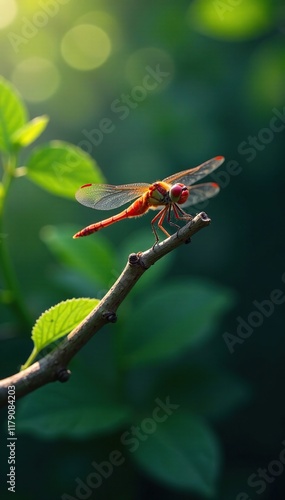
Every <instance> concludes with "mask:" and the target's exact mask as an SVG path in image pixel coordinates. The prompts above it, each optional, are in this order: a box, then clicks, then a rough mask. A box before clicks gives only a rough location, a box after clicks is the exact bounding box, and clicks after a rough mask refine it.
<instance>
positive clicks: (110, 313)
mask: <svg viewBox="0 0 285 500" xmlns="http://www.w3.org/2000/svg"><path fill="white" fill-rule="evenodd" d="M210 222H211V220H210V219H209V218H208V216H207V214H206V213H205V212H201V213H200V214H198V215H196V217H194V218H193V219H192V220H191V221H190V222H188V223H187V224H186V225H185V226H183V227H182V228H181V229H179V231H178V232H177V233H175V234H174V235H173V236H171V237H170V238H167V239H166V240H164V241H162V242H161V243H158V244H156V245H154V246H153V247H152V248H150V249H149V250H146V251H145V252H141V253H138V254H131V255H130V256H129V260H128V263H127V265H126V267H125V269H124V270H123V272H122V274H121V275H120V276H119V278H118V279H117V281H116V282H115V283H114V285H113V286H112V287H111V289H110V290H109V291H108V293H107V294H106V295H105V297H104V298H103V299H102V300H101V301H100V303H99V304H98V305H97V306H96V307H95V309H93V311H92V312H91V313H90V314H89V315H88V316H87V317H86V318H85V319H84V320H83V321H82V322H81V323H80V324H79V325H78V326H77V327H76V328H75V329H74V330H73V331H72V332H71V333H70V334H69V335H68V336H67V337H66V338H65V339H64V340H63V341H62V342H61V344H60V345H59V346H58V347H57V348H56V349H55V350H54V351H52V352H51V353H49V354H47V355H46V356H45V357H44V358H42V359H40V360H39V361H37V362H36V363H34V364H33V365H31V366H30V367H29V368H27V369H26V370H23V371H21V372H19V373H16V374H14V375H11V376H10V377H8V378H5V379H3V380H1V381H0V407H2V406H5V405H6V404H7V388H8V386H11V385H13V386H15V391H16V397H17V400H18V399H19V398H20V397H22V396H25V395H26V394H29V393H30V392H32V391H34V390H35V389H38V388H39V387H41V386H43V385H45V384H47V383H49V382H54V381H56V380H59V381H60V382H66V381H67V380H68V379H69V376H70V371H69V370H68V369H67V366H68V363H69V362H70V360H71V359H72V358H73V357H74V356H75V354H76V353H77V352H78V351H79V350H80V349H81V348H82V347H83V346H84V345H85V344H86V343H87V342H88V341H89V340H90V338H91V337H93V335H95V333H97V332H98V330H100V329H101V328H102V327H103V326H104V325H105V324H106V323H109V322H111V323H114V322H115V321H116V319H117V316H116V311H117V309H118V307H119V305H120V304H121V303H122V302H123V300H124V299H125V297H126V296H127V295H128V294H129V293H130V291H131V289H132V288H133V286H134V285H135V284H136V282H137V281H138V280H139V278H140V277H141V276H142V275H143V274H144V273H145V271H146V270H147V269H149V267H150V266H152V265H153V264H154V263H155V262H157V261H158V260H159V259H161V258H162V257H163V256H164V255H166V254H168V253H169V252H171V251H172V250H174V249H175V248H177V247H179V246H180V245H182V244H183V243H185V242H186V243H187V242H189V241H190V238H191V236H193V235H194V234H195V233H197V232H198V231H199V230H200V229H203V228H204V227H206V226H208V225H209V224H210Z"/></svg>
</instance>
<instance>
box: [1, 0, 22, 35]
mask: <svg viewBox="0 0 285 500" xmlns="http://www.w3.org/2000/svg"><path fill="white" fill-rule="evenodd" d="M0 12H1V16H0V29H2V28H6V26H8V25H9V24H11V23H12V22H13V21H14V19H15V17H16V15H17V13H18V7H17V4H16V2H15V0H9V2H7V0H0Z"/></svg>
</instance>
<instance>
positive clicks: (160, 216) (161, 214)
mask: <svg viewBox="0 0 285 500" xmlns="http://www.w3.org/2000/svg"><path fill="white" fill-rule="evenodd" d="M168 210H169V206H168V205H167V206H166V207H165V208H163V209H162V210H160V212H158V214H157V215H156V216H155V217H154V218H153V219H152V221H151V226H152V230H153V232H154V235H155V239H156V243H158V241H159V237H158V235H157V232H156V229H155V227H154V224H155V223H156V221H157V220H158V222H157V226H158V227H159V229H161V231H163V232H164V234H166V236H167V237H169V236H170V234H169V233H168V232H167V231H166V229H164V227H163V225H162V224H163V221H164V219H165V216H166V214H167V212H168Z"/></svg>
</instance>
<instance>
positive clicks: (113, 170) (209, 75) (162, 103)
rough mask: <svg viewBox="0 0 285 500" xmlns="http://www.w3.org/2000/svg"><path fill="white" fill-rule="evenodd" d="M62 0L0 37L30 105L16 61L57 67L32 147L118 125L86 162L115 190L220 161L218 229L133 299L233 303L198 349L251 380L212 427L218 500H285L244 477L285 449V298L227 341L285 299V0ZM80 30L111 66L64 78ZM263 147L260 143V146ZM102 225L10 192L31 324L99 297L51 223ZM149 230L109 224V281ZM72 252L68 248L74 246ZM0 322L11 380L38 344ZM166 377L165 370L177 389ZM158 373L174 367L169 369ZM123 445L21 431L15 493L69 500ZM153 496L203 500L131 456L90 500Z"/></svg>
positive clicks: (210, 361)
mask: <svg viewBox="0 0 285 500" xmlns="http://www.w3.org/2000/svg"><path fill="white" fill-rule="evenodd" d="M45 3H48V2H43V4H45ZM55 3H56V4H57V6H58V12H57V13H56V15H53V16H49V19H48V22H47V23H46V24H45V25H44V26H43V27H41V28H39V29H38V31H37V32H35V34H34V36H31V38H30V39H27V38H25V37H24V38H25V40H26V41H24V42H23V43H19V45H18V47H17V50H14V49H15V47H14V48H13V46H12V44H11V32H13V33H16V34H17V35H19V36H23V29H24V26H25V23H26V19H28V20H33V19H37V18H33V16H35V15H36V14H37V13H38V12H39V11H41V7H40V6H39V4H38V3H37V2H20V1H18V2H17V4H18V9H19V11H18V14H17V16H16V18H15V19H14V21H13V22H12V23H11V24H10V25H9V26H7V27H6V28H5V29H3V30H2V33H1V45H0V48H1V73H2V74H3V76H4V77H5V78H7V79H9V80H11V81H12V82H14V84H15V85H16V86H17V87H18V90H19V92H20V93H22V94H23V95H24V99H25V92H26V90H25V89H26V83H25V82H24V79H23V86H22V88H21V76H20V77H19V75H21V74H22V73H21V71H22V70H21V71H20V70H19V67H20V69H21V64H23V62H25V61H26V60H28V59H29V58H32V57H39V58H42V59H45V60H46V61H48V62H49V63H50V64H51V65H52V67H53V68H55V71H56V72H57V75H58V87H57V89H56V90H55V92H54V93H53V94H52V95H50V97H49V98H45V97H44V88H45V85H47V87H48V82H49V81H50V79H51V78H52V76H51V75H50V74H49V73H47V74H46V75H44V76H42V75H41V74H40V73H39V74H37V71H35V72H31V74H29V72H26V77H25V78H26V80H27V81H28V89H29V90H30V94H33V92H34V91H33V88H35V89H37V88H38V87H39V86H42V87H43V97H42V98H41V99H40V100H39V101H38V102H34V101H31V100H29V99H26V103H27V105H28V108H29V111H30V115H31V117H34V116H37V115H40V114H44V113H45V114H48V115H49V116H50V124H49V126H48V129H47V130H46V132H45V133H44V135H43V137H42V138H41V139H40V140H39V141H38V142H39V143H42V142H44V141H48V140H50V139H62V140H66V141H69V142H72V143H73V144H76V145H80V144H81V145H82V142H81V141H82V140H84V139H85V138H86V137H85V135H84V130H87V131H92V130H93V129H97V128H98V127H99V124H100V121H101V120H102V119H105V118H108V119H110V120H111V121H112V123H113V125H114V127H113V128H114V130H113V131H112V132H111V133H109V134H105V135H104V136H103V140H102V141H101V143H100V144H98V145H97V146H95V145H94V146H93V147H92V148H91V149H90V151H89V152H90V153H91V155H92V156H93V157H94V159H95V160H96V162H97V163H98V165H99V166H100V168H101V170H102V172H103V175H104V177H105V178H106V180H107V181H108V182H109V183H111V184H121V183H128V182H152V181H155V180H157V179H161V178H164V177H166V176H168V175H170V174H172V173H174V172H176V171H179V170H183V169H186V168H191V167H194V166H196V165H198V164H199V163H202V162H203V161H205V160H207V159H209V158H211V157H213V156H216V155H223V156H225V158H226V161H225V163H224V165H223V166H222V167H220V169H219V170H218V171H217V172H216V176H217V177H216V179H215V180H217V182H219V183H220V185H221V193H220V194H219V196H218V197H217V198H215V199H213V200H212V201H211V203H209V205H208V206H207V207H206V211H207V213H208V214H209V216H210V217H211V219H212V224H211V226H210V227H209V228H207V229H205V230H203V231H202V232H201V233H199V234H198V235H196V236H195V237H194V238H193V241H192V244H191V245H188V246H185V247H184V248H179V249H178V250H177V251H176V252H175V255H173V260H172V262H171V263H170V264H169V267H168V268H167V269H166V270H165V273H163V272H161V273H160V274H159V275H155V274H154V275H153V279H151V278H149V282H148V287H144V288H142V289H141V292H140V294H138V295H137V296H136V299H137V300H138V301H142V302H143V301H144V300H146V297H147V298H148V299H149V300H150V299H151V297H152V296H153V297H157V296H159V294H160V293H161V291H162V290H163V289H164V288H165V287H167V286H169V282H170V280H172V279H173V285H171V286H172V287H174V286H175V280H176V281H178V280H179V279H182V278H183V280H184V282H185V281H186V282H189V283H191V280H193V279H197V278H204V279H206V280H210V281H211V282H214V283H216V284H218V285H222V286H224V287H227V288H228V289H230V290H231V292H229V293H231V294H232V292H233V295H234V296H235V298H236V300H235V303H234V305H233V307H232V308H231V309H230V310H229V311H228V312H227V313H225V314H224V316H223V320H222V321H219V322H218V323H217V325H213V330H214V331H215V335H213V337H212V339H211V341H210V342H208V343H204V344H201V346H200V347H199V349H198V352H197V357H198V359H199V360H201V363H202V364H203V365H209V366H214V367H215V368H216V369H217V370H221V373H223V372H222V370H227V373H231V374H232V375H236V376H237V377H239V378H240V380H242V381H243V385H242V396H241V397H240V398H239V397H237V399H238V400H239V403H240V404H239V405H237V404H236V405H235V404H233V405H231V403H230V401H231V398H232V394H231V390H230V389H227V388H226V389H225V395H224V401H226V402H227V401H228V402H229V406H230V407H231V410H232V411H231V412H228V415H226V416H225V415H223V418H218V417H216V418H213V419H212V422H211V425H212V427H213V428H214V429H215V431H216V433H217V435H218V436H219V439H220V442H221V447H222V453H223V463H222V466H221V469H220V475H219V481H218V486H217V495H216V497H215V498H217V499H223V500H224V499H225V500H231V499H233V500H236V499H237V498H238V497H237V495H238V494H239V493H240V492H245V493H247V494H248V495H249V498H251V499H255V498H264V499H269V498H270V499H273V498H274V499H283V498H284V487H285V474H284V473H283V474H280V475H278V476H276V478H275V480H274V481H272V482H271V483H270V484H269V483H267V485H266V489H265V491H264V493H262V495H258V494H257V488H252V487H251V488H250V487H249V486H248V484H247V480H248V477H249V476H250V475H251V474H254V473H256V471H257V470H258V468H259V467H264V468H266V467H267V466H268V464H269V463H270V462H271V461H272V460H278V457H279V454H280V452H281V450H282V449H283V448H284V445H283V444H282V441H283V440H284V439H285V426H284V420H285V407H284V390H283V385H284V376H285V372H284V303H282V304H280V305H275V306H274V310H273V306H272V314H270V315H269V317H265V318H263V319H262V321H261V323H262V324H261V326H258V327H256V328H253V332H252V334H251V335H250V336H249V338H247V339H246V340H244V342H243V343H237V344H236V345H235V346H234V352H233V353H230V352H229V349H228V348H227V345H226V343H225V340H224V334H225V333H226V332H228V333H231V334H234V335H236V334H237V327H238V322H239V320H238V318H239V317H241V318H242V319H243V320H244V321H248V317H249V315H250V314H251V313H252V312H253V311H255V310H256V306H255V305H254V304H253V302H254V301H258V302H261V301H263V300H265V299H269V298H270V295H271V294H272V292H273V291H274V290H275V289H280V290H281V291H282V293H283V292H284V293H285V283H284V278H283V281H282V276H283V277H284V273H285V263H284V258H283V255H284V208H283V206H284V204H283V199H284V187H285V182H284V129H285V112H284V106H285V95H284V94H285V93H284V89H285V76H284V75H285V73H284V70H285V65H284V60H285V46H284V33H285V19H284V6H283V2H281V1H279V2H278V1H277V2H275V3H274V4H273V3H272V4H271V3H270V2H267V1H261V0H259V1H257V0H256V1H253V0H251V1H247V2H245V1H241V2H235V3H236V6H235V7H232V2H230V1H229V0H225V1H224V2H215V1H206V0H204V1H202V0H200V1H198V0H197V1H195V2H194V1H193V2H189V1H184V0H181V1H180V2H174V1H172V2H171V1H167V2H165V1H158V0H156V1H155V2H147V1H144V2H143V1H136V2H135V1H131V0H125V1H121V2H116V1H115V0H113V1H112V0H108V1H105V2H103V1H101V2H99V1H98V2H97V1H96V2H94V1H91V0H86V1H85V2H75V0H70V2H67V3H66V4H64V5H63V4H62V5H61V4H60V3H57V2H56V0H55ZM20 4H21V5H20ZM223 9H224V10H223ZM102 13H104V15H103V16H102ZM104 16H105V17H104ZM102 19H103V21H102ZM82 22H84V23H90V24H95V25H96V22H97V25H98V26H101V28H102V29H104V30H105V32H107V33H108V35H109V37H110V39H111V43H112V50H111V54H110V56H109V58H108V59H107V60H106V61H105V63H104V64H102V65H101V66H100V67H98V68H97V69H93V70H89V71H79V70H77V69H75V68H72V67H70V66H69V65H68V64H67V63H66V61H65V60H64V58H63V55H62V53H61V50H60V46H61V42H62V38H63V37H64V35H65V34H66V32H68V31H69V30H70V29H71V28H72V27H73V26H75V25H76V24H81V23H82ZM157 64H159V65H160V68H161V70H162V71H165V72H168V73H169V77H167V78H165V81H163V82H162V84H161V85H158V86H157V89H155V90H154V91H150V92H149V93H147V95H146V98H145V99H144V100H142V101H141V102H139V103H138V106H137V107H136V108H134V109H130V110H129V114H128V116H126V118H125V119H120V118H122V113H115V112H114V110H113V108H112V103H113V102H114V101H115V100H116V99H121V95H122V94H129V93H130V92H131V91H132V89H133V88H134V87H135V86H136V85H141V82H142V79H143V77H144V76H145V74H146V73H145V71H146V70H145V67H146V66H151V67H156V65H157ZM35 67H36V66H35ZM39 67H40V64H39ZM53 70H54V69H53ZM276 113H277V115H278V113H279V114H281V116H283V122H282V120H281V119H279V121H276V124H278V126H279V127H280V130H279V131H277V130H274V129H273V128H272V123H273V122H272V118H273V117H274V116H276ZM126 114H127V113H126ZM265 129H266V130H265ZM268 129H269V131H268ZM254 138H257V139H254ZM256 140H257V143H256V142H255V144H256V145H252V143H253V141H256ZM250 143H251V146H250V145H249V144H250ZM249 147H250V148H251V149H250V150H249V149H248V148H249ZM22 162H23V164H24V162H25V155H24V156H23V158H22ZM232 162H235V163H234V164H235V165H238V166H239V169H238V170H236V171H235V173H236V172H238V175H229V174H227V172H229V168H230V166H231V165H232ZM86 182H88V179H86ZM101 215H102V214H101V213H96V212H95V211H94V212H92V211H90V210H88V209H85V208H82V207H81V206H80V205H78V204H77V203H75V202H73V201H70V200H62V199H60V198H56V197H53V196H52V195H49V194H47V193H46V192H44V191H41V190H40V189H39V188H38V187H37V186H35V185H33V184H30V183H29V182H28V181H27V180H26V179H19V180H18V181H17V182H15V183H14V185H13V187H12V190H11V193H10V197H9V203H8V207H7V211H6V230H7V233H8V235H9V245H10V250H11V253H12V256H13V259H14V263H15V267H16V269H17V273H18V276H19V280H20V283H21V288H22V290H23V292H24V296H25V298H26V301H27V302H28V304H29V308H30V310H31V312H32V314H33V317H34V319H36V318H37V317H38V316H39V314H40V313H41V312H42V311H43V310H44V309H46V308H47V307H50V306H51V305H53V304H55V303H56V302H58V301H60V300H64V299H65V298H69V297H72V296H73V295H74V294H75V293H76V292H75V290H76V283H79V285H78V286H80V289H77V290H78V292H77V295H79V296H80V295H86V296H88V295H90V294H92V295H94V296H97V295H100V293H102V287H101V288H100V286H99V285H98V286H97V289H94V288H93V287H92V286H91V283H90V282H88V283H87V282H86V281H84V280H83V279H82V280H78V279H77V278H74V280H73V279H72V275H71V277H70V285H69V286H68V281H67V277H66V270H65V271H63V267H62V266H61V265H60V264H58V263H57V262H56V260H55V258H54V256H53V255H52V254H51V253H50V251H49V250H48V248H47V246H46V245H45V244H44V242H43V239H42V237H41V235H42V234H43V232H42V228H43V227H44V226H50V225H61V224H71V223H72V224H75V226H76V228H77V229H80V228H81V227H84V226H85V225H87V224H89V223H91V222H94V221H96V220H100V216H101ZM103 215H105V214H103ZM143 228H144V229H146V230H147V231H146V233H144V234H147V232H149V233H150V215H146V216H145V217H144V218H142V219H139V220H134V221H125V222H123V223H120V224H118V225H115V226H113V227H111V228H108V229H106V231H105V233H104V235H102V237H104V238H106V239H107V240H109V241H110V242H111V243H112V245H113V246H114V248H115V249H116V248H118V247H120V255H119V260H120V264H118V263H117V264H114V269H113V270H112V273H111V274H112V275H113V276H112V278H113V279H114V278H115V277H116V276H117V275H118V274H119V272H120V271H121V269H122V266H123V262H124V261H125V260H126V259H127V256H128V254H129V253H130V252H131V251H137V250H139V249H141V250H143V249H146V248H147V247H148V246H149V244H150V241H151V240H150V239H147V237H145V240H144V239H143V240H142V241H145V245H144V244H143V243H140V248H137V247H136V238H135V234H136V233H135V231H137V230H139V229H143ZM71 235H72V232H71ZM140 241H141V240H140ZM76 243H77V242H76ZM74 244H75V242H74V241H73V240H72V239H70V245H74ZM153 271H154V270H152V269H151V270H149V273H150V274H151V273H152V272H153ZM110 284H111V283H110ZM177 307H178V305H177V303H175V300H174V301H172V303H171V304H167V309H168V308H171V310H172V314H173V316H174V317H175V314H178V312H177V310H178V309H177ZM185 307H186V308H187V304H186V306H185ZM164 313H165V310H163V308H162V309H161V310H157V311H156V314H157V315H158V317H159V315H163V314H164ZM133 314H135V309H133V310H131V312H130V310H128V309H126V310H124V313H123V316H124V318H123V319H124V322H125V323H124V324H126V323H127V321H128V320H127V319H126V315H133ZM152 314H153V311H152V312H151V313H150V315H149V317H146V318H145V321H146V323H145V326H144V328H147V329H151V328H152V326H153V316H151V315H152ZM127 317H128V316H127ZM119 322H120V311H119ZM1 323H2V325H1V340H2V342H1V344H2V345H1V347H2V349H1V352H2V355H1V375H2V376H3V377H4V376H7V375H9V374H11V373H13V372H15V371H16V370H17V368H18V366H19V365H20V364H21V363H22V362H24V361H25V359H26V358H27V356H28V354H29V352H30V350H31V342H30V340H29V335H30V334H29V332H23V331H20V332H19V330H18V329H17V328H16V326H15V325H16V324H15V323H14V318H13V317H12V314H11V312H10V311H9V310H7V308H6V307H4V306H1ZM156 323H157V322H156ZM156 323H155V324H156ZM158 323H159V321H158ZM112 328H113V327H110V328H108V329H105V330H104V332H101V333H100V335H99V336H98V337H95V338H94V339H93V340H92V342H91V343H90V347H89V348H88V349H87V350H89V351H92V356H91V360H90V363H92V362H94V361H92V360H96V350H97V349H98V350H99V352H101V350H102V349H104V342H105V341H104V340H102V339H103V333H104V335H105V336H106V337H108V336H109V337H110V336H111V335H112ZM184 328H187V321H185V326H184ZM119 331H120V330H117V333H118V332H119ZM173 335H175V331H173ZM18 336H20V337H21V338H20V339H19V338H18ZM97 346H98V347H97ZM102 346H103V347H102ZM98 350H97V353H98ZM102 352H103V351H102ZM89 357H90V352H89ZM195 357H196V354H195V352H194V355H193V352H192V354H191V353H189V356H188V353H187V352H184V353H183V356H181V358H179V359H180V360H181V363H183V364H184V365H185V364H188V365H191V363H192V361H193V359H194V358H195ZM176 363H177V359H176ZM179 363H180V361H179V360H178V365H179ZM159 369H160V368H159V366H153V365H152V366H150V367H149V368H148V367H147V366H146V367H144V369H143V370H142V373H140V372H139V373H136V374H135V376H136V377H137V381H135V384H137V385H135V389H134V390H135V391H140V390H142V389H141V387H143V386H144V383H143V382H142V380H143V379H145V377H148V378H149V379H150V380H152V377H154V379H155V377H156V375H157V373H156V371H159ZM172 369H173V370H174V368H173V367H172V365H171V363H170V364H169V366H167V372H168V376H169V380H171V379H172ZM161 370H162V372H163V371H164V372H165V370H166V368H165V365H163V368H161ZM173 373H174V372H173ZM175 373H176V372H175ZM154 374H155V375H154ZM182 376H183V375H182V374H181V377H182ZM140 379H141V381H140ZM172 382H173V380H172ZM189 384H190V381H189ZM178 386H179V383H178V384H177V387H178ZM40 392H41V390H39V392H38V394H39V395H40ZM173 394H176V393H175V390H174V393H173ZM176 395H177V397H179V396H178V393H177V394H176ZM205 397H206V398H207V397H208V396H207V395H206V396H205ZM211 397H214V395H213V394H211ZM217 397H218V396H217ZM90 398H92V394H90ZM174 398H175V396H174ZM233 399H235V397H233ZM182 404H183V401H182ZM42 405H44V401H42ZM3 419H5V412H4V413H3ZM116 439H117V435H113V434H112V433H110V434H109V435H108V436H107V437H106V436H104V435H102V436H100V437H99V438H96V439H95V438H94V437H88V439H87V440H75V441H74V440H73V439H72V438H70V439H69V438H68V437H65V438H58V439H49V440H47V439H42V438H41V437H40V436H39V435H33V434H31V433H30V434H28V435H27V434H21V435H20V434H19V437H18V443H17V474H18V475H17V492H18V493H17V495H15V496H14V497H16V498H21V499H26V498H29V499H31V498H42V499H45V498H49V499H50V498H60V495H61V494H62V493H63V492H64V491H69V492H72V491H73V487H74V486H73V485H74V478H75V477H77V476H79V477H84V476H86V475H87V474H88V471H89V468H90V463H91V461H92V460H94V459H96V460H98V461H100V460H104V458H105V457H106V456H107V455H108V453H109V451H110V450H112V449H113V448H114V446H116V444H114V443H116ZM5 459H6V450H5V449H4V450H3V446H2V445H1V461H4V462H3V463H4V464H5ZM4 467H6V465H5V466H3V470H4ZM1 469H2V467H1ZM2 486H3V481H2V479H1V488H2ZM6 494H7V493H6ZM160 496H161V497H162V498H164V499H172V498H177V499H180V498H181V499H184V498H185V499H186V498H187V499H188V498H189V499H195V498H200V497H196V496H194V494H192V493H191V492H190V493H187V492H179V491H176V490H173V489H171V488H170V487H168V486H167V485H166V484H164V485H159V484H158V483H156V482H154V481H152V480H150V479H149V478H147V477H146V476H144V475H143V474H142V473H140V472H138V471H137V470H136V469H135V468H134V467H133V466H132V465H130V464H129V463H128V460H127V462H126V463H125V464H124V465H123V466H121V467H120V468H118V470H117V471H116V473H115V474H114V475H113V476H112V482H109V483H108V484H107V481H106V484H104V487H102V488H100V490H98V492H96V494H94V498H100V499H101V498H102V499H105V498H120V499H137V498H138V499H145V498H158V497H160ZM3 498H4V497H3ZM92 498H93V497H92ZM245 498H246V497H245ZM239 500H242V497H241V498H240V499H239Z"/></svg>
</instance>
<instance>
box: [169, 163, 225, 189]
mask: <svg viewBox="0 0 285 500" xmlns="http://www.w3.org/2000/svg"><path fill="white" fill-rule="evenodd" d="M224 160H225V159H224V157H223V156H216V157H215V158H212V159H211V160H208V161H206V162H205V163H202V165H199V166H198V167H195V168H191V169H190V170H183V171H182V172H178V173H177V174H174V175H170V176H169V177H166V179H163V182H167V183H169V184H173V183H176V182H181V183H182V184H185V186H191V185H192V184H194V182H197V181H199V180H200V179H203V177H206V175H208V174H210V173H211V172H213V171H214V170H216V168H218V167H219V166H220V165H221V164H222V163H223V161H224Z"/></svg>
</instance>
